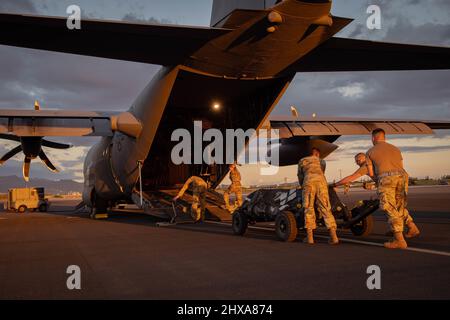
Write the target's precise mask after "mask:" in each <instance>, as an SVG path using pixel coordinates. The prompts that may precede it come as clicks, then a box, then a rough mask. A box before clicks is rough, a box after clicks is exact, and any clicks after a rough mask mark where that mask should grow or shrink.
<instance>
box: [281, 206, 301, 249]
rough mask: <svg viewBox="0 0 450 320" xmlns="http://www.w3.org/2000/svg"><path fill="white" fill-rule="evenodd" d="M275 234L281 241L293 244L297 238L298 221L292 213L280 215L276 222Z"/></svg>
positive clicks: (287, 212) (285, 212) (286, 212)
mask: <svg viewBox="0 0 450 320" xmlns="http://www.w3.org/2000/svg"><path fill="white" fill-rule="evenodd" d="M275 233H276V235H277V238H278V239H280V240H281V241H285V242H292V241H294V240H295V239H296V238H297V233H298V229H297V221H296V220H295V216H294V214H293V213H292V212H290V211H284V212H282V213H280V214H279V215H278V216H277V218H276V220H275Z"/></svg>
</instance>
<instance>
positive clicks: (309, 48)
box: [0, 0, 450, 213]
mask: <svg viewBox="0 0 450 320" xmlns="http://www.w3.org/2000/svg"><path fill="white" fill-rule="evenodd" d="M331 7H332V3H331V1H328V0H302V1H299V0H284V1H281V0H214V1H213V10H212V17H211V27H210V28H203V27H184V26H173V25H155V24H138V23H126V22H116V21H102V20H87V19H83V20H82V28H81V30H69V29H68V28H67V26H66V18H58V17H43V16H30V15H15V14H0V44H2V45H9V46H16V47H24V48H34V49H41V50H49V51H57V52H64V53H71V54H80V55H87V56H95V57H101V58H110V59H119V60H127V61H135V62H142V63H151V64H158V65H161V66H162V68H161V69H160V71H159V72H158V73H157V74H156V75H155V77H154V78H153V80H152V81H151V82H150V83H149V84H148V85H147V87H146V88H145V89H144V90H143V91H142V93H141V94H140V95H139V96H138V97H137V99H136V100H135V101H134V103H133V104H132V105H131V107H130V108H129V109H128V111H126V112H123V113H119V114H117V113H99V112H80V111H67V110H64V111H50V110H47V111H46V110H30V111H19V110H0V134H1V138H3V139H8V140H13V141H17V142H20V143H21V145H20V146H19V147H17V148H15V149H14V150H12V151H11V152H9V153H8V154H6V155H5V156H4V157H3V158H2V159H1V160H0V163H4V162H5V161H6V160H8V159H9V158H11V157H12V156H14V155H15V154H17V153H19V152H20V151H23V153H24V154H25V161H24V169H23V173H24V178H25V179H28V177H29V168H30V161H31V160H32V159H34V158H36V157H40V158H41V160H42V161H43V162H44V163H45V164H46V165H47V167H48V168H49V169H51V170H56V168H55V167H54V166H53V164H52V163H51V162H50V160H49V159H48V158H47V157H46V155H45V153H44V152H43V151H42V148H41V147H42V146H46V147H54V148H66V147H68V146H67V145H64V144H58V143H54V142H51V141H47V140H45V139H43V137H51V136H53V137H55V136H100V137H102V138H101V141H100V142H99V143H98V144H96V145H95V146H93V147H92V149H91V150H90V151H89V153H88V155H87V157H86V160H85V164H84V178H85V186H84V191H83V202H84V204H85V205H87V206H88V207H90V208H92V209H93V211H94V212H97V213H101V212H105V211H106V210H107V208H108V207H109V206H111V205H113V204H115V203H117V202H118V201H131V200H133V201H134V202H135V203H137V204H138V203H139V200H138V197H137V196H136V194H138V192H137V190H139V189H140V188H141V187H140V186H139V185H140V184H142V181H143V182H144V189H145V191H147V192H148V194H151V193H152V192H156V194H157V193H158V192H160V191H161V190H166V189H170V188H172V189H173V188H174V187H175V186H176V185H178V184H180V183H182V182H183V181H184V180H185V179H187V178H188V177H189V176H191V175H194V174H195V175H199V174H200V173H201V171H202V170H203V169H202V165H189V164H182V165H175V164H173V163H172V162H171V158H170V155H171V149H172V147H173V144H172V143H171V142H170V141H171V133H172V132H173V130H175V129H176V128H186V129H188V130H192V123H193V121H194V120H203V121H204V122H206V123H208V125H209V126H210V127H213V128H217V129H220V130H225V129H226V128H242V129H244V130H247V129H249V128H255V129H259V128H263V127H265V128H273V129H279V130H280V138H281V146H280V147H279V148H280V149H279V156H280V165H292V164H296V163H297V162H298V159H299V158H301V157H302V156H304V155H305V154H306V150H308V148H309V147H310V146H311V145H320V146H321V149H322V151H324V150H325V152H323V153H324V154H325V155H327V154H329V153H330V152H332V151H333V150H334V149H335V148H336V146H335V145H334V144H333V142H334V141H336V140H337V139H338V138H339V137H340V136H342V135H361V134H369V133H370V132H371V130H372V129H374V128H377V127H381V128H383V129H385V130H386V132H387V133H388V134H430V133H432V132H433V130H434V129H449V128H450V122H444V121H440V122H433V121H429V122H427V121H404V120H399V121H394V120H370V119H342V118H336V119H303V118H301V119H295V118H292V117H284V118H283V117H282V118H278V119H275V118H272V119H269V115H270V113H271V111H272V110H273V108H274V107H275V106H276V105H277V103H278V101H279V100H280V98H281V97H282V96H283V94H284V92H285V90H286V89H287V87H288V86H289V84H290V82H291V80H292V79H293V78H294V76H295V74H296V73H297V72H318V71H319V72H320V71H327V72H329V71H380V70H437V69H449V68H450V48H442V47H429V46H417V45H404V44H396V43H381V42H371V41H365V40H355V39H344V38H337V37H334V35H335V34H336V33H338V32H339V31H340V30H342V29H343V28H344V27H345V26H347V25H348V24H349V23H351V22H352V19H348V18H341V17H335V16H332V15H331ZM215 101H220V104H221V105H223V106H224V107H223V108H222V109H221V110H220V112H213V111H212V108H211V106H212V104H213V103H215ZM36 109H39V108H36ZM227 170H228V169H227V165H215V166H214V168H213V171H214V172H215V173H216V179H215V186H217V185H218V184H219V183H220V181H221V180H222V178H223V177H225V175H226V173H227ZM140 178H141V179H140ZM140 191H142V189H141V190H140ZM141 201H142V200H141ZM140 204H141V205H142V202H141V203H140ZM150 206H151V204H150Z"/></svg>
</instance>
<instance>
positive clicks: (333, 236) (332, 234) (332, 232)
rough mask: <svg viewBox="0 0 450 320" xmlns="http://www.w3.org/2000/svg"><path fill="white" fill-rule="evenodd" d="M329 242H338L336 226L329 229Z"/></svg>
mask: <svg viewBox="0 0 450 320" xmlns="http://www.w3.org/2000/svg"><path fill="white" fill-rule="evenodd" d="M328 243H329V244H339V239H338V237H337V235H336V228H332V229H330V240H328Z"/></svg>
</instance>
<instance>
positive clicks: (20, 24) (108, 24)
mask: <svg viewBox="0 0 450 320" xmlns="http://www.w3.org/2000/svg"><path fill="white" fill-rule="evenodd" d="M229 31H230V30H228V29H219V28H203V27H184V26H176V25H152V24H139V23H128V22H123V21H106V20H89V19H84V18H83V19H82V20H81V29H80V30H77V29H74V30H69V29H68V28H67V18H63V17H45V16H32V15H17V14H0V44H3V45H9V46H15V47H23V48H31V49H41V50H49V51H56V52H64V53H73V54H79V55H86V56H94V57H100V58H110V59H118V60H126V61H134V62H143V63H151V64H159V65H177V64H181V63H182V62H183V61H184V60H185V59H187V58H188V57H189V55H191V54H192V53H193V52H195V51H196V50H198V49H199V48H200V47H202V46H203V45H204V44H205V43H207V42H209V41H210V40H212V39H214V38H216V37H219V36H221V35H223V34H226V33H228V32H229Z"/></svg>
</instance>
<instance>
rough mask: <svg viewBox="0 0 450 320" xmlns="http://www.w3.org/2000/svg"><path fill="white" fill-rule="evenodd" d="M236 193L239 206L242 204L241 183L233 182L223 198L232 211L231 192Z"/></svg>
mask: <svg viewBox="0 0 450 320" xmlns="http://www.w3.org/2000/svg"><path fill="white" fill-rule="evenodd" d="M232 193H234V194H235V195H236V200H237V205H238V207H240V206H242V203H243V201H242V186H241V184H237V183H233V184H231V185H230V186H229V187H228V189H227V190H226V191H225V192H224V194H223V200H224V201H225V205H226V207H227V209H228V210H229V211H232V207H231V206H230V194H232Z"/></svg>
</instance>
